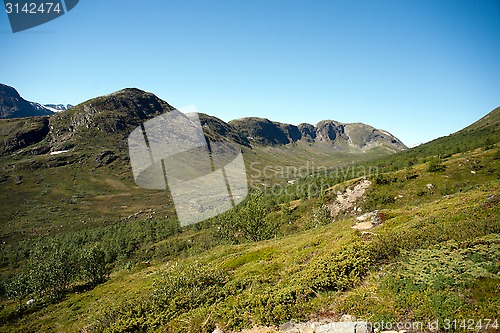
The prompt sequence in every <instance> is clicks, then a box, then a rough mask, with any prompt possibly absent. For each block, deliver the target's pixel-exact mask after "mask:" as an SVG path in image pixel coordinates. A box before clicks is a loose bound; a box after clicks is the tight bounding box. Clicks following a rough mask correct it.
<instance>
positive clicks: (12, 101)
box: [0, 83, 53, 118]
mask: <svg viewBox="0 0 500 333" xmlns="http://www.w3.org/2000/svg"><path fill="white" fill-rule="evenodd" d="M51 114H53V112H52V111H50V110H49V109H47V108H45V107H43V106H41V105H40V104H38V103H33V102H29V101H27V100H25V99H24V98H22V97H21V95H19V93H18V92H17V90H16V89H15V88H13V87H11V86H8V85H6V84H2V83H0V118H22V117H31V116H48V115H51Z"/></svg>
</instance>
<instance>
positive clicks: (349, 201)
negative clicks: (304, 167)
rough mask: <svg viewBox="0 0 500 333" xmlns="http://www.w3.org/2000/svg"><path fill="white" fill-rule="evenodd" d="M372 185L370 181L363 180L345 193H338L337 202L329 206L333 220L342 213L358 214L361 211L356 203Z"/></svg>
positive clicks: (348, 188) (351, 186)
mask: <svg viewBox="0 0 500 333" xmlns="http://www.w3.org/2000/svg"><path fill="white" fill-rule="evenodd" d="M371 184H372V182H371V181H370V180H368V179H366V178H363V179H362V180H360V181H358V182H356V183H354V184H352V185H350V186H349V187H347V188H346V189H345V190H344V191H342V192H341V191H339V192H337V198H336V199H335V201H334V202H333V203H331V204H329V205H328V209H329V210H330V213H331V216H332V218H335V217H337V216H338V215H339V214H341V213H346V212H349V213H356V212H357V211H359V208H358V207H357V205H356V203H357V202H358V201H359V200H360V199H362V198H363V197H364V195H365V192H366V190H367V189H368V188H369V187H370V186H371Z"/></svg>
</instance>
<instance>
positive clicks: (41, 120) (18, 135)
mask: <svg viewBox="0 0 500 333" xmlns="http://www.w3.org/2000/svg"><path fill="white" fill-rule="evenodd" d="M49 131H50V130H49V120H48V118H47V117H32V118H25V119H19V120H17V119H16V120H6V121H5V122H4V123H2V124H1V126H0V140H1V146H0V155H1V154H7V153H11V152H14V151H16V150H19V149H23V148H26V147H28V146H30V145H34V144H36V143H39V142H40V141H42V140H43V139H45V137H46V136H47V135H48V134H49Z"/></svg>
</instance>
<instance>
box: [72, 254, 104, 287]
mask: <svg viewBox="0 0 500 333" xmlns="http://www.w3.org/2000/svg"><path fill="white" fill-rule="evenodd" d="M110 272H111V269H110V268H109V266H108V265H107V264H106V254H105V253H104V251H103V250H102V249H101V248H99V247H97V246H92V247H90V248H88V249H86V250H85V251H83V253H82V254H81V256H80V276H81V277H82V278H83V279H84V280H88V281H89V282H90V284H91V285H93V286H95V285H98V284H100V283H103V282H104V281H106V279H107V277H108V275H109V273H110Z"/></svg>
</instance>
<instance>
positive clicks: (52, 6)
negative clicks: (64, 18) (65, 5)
mask: <svg viewBox="0 0 500 333" xmlns="http://www.w3.org/2000/svg"><path fill="white" fill-rule="evenodd" d="M5 10H6V11H7V14H12V13H14V14H20V13H25V14H51V13H57V14H59V13H61V11H62V9H61V4H60V3H59V2H56V3H53V2H42V3H40V4H37V3H34V2H31V3H29V2H25V3H18V2H14V3H12V2H7V3H6V4H5Z"/></svg>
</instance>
